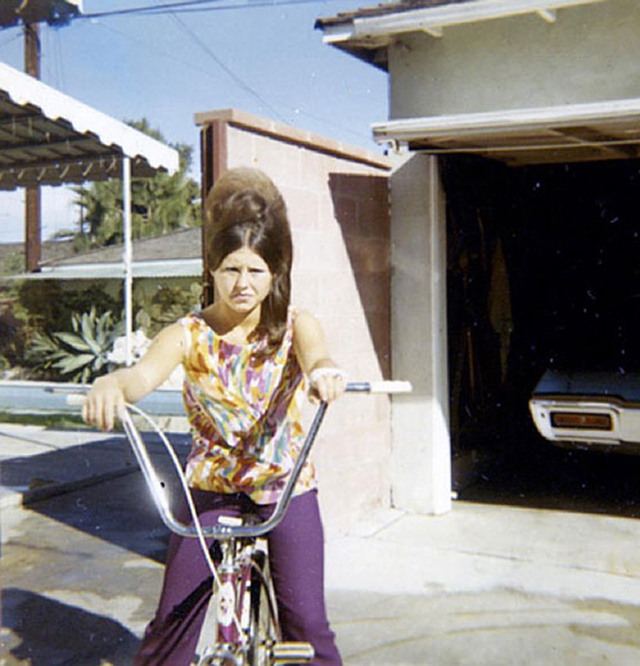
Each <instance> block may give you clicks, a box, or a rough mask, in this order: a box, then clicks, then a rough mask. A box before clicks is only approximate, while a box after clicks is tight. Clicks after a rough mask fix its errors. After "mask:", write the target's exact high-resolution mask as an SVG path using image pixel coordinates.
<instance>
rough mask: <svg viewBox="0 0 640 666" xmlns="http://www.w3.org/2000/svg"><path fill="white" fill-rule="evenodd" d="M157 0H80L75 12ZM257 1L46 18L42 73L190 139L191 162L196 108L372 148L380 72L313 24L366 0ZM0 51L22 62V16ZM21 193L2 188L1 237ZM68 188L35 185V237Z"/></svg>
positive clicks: (18, 233)
mask: <svg viewBox="0 0 640 666" xmlns="http://www.w3.org/2000/svg"><path fill="white" fill-rule="evenodd" d="M167 2H168V0H128V1H124V0H84V12H85V14H94V13H98V12H104V11H109V10H117V9H121V8H132V7H140V6H149V5H154V4H156V5H162V4H166V3H167ZM257 4H260V5H262V4H263V0H253V2H252V0H220V1H219V2H218V3H212V4H211V5H208V7H209V8H211V7H215V6H218V7H220V9H217V10H216V11H211V10H209V11H198V12H177V11H174V12H171V13H169V12H167V13H164V14H162V15H157V16H150V15H144V14H133V15H124V16H113V17H100V18H93V19H82V20H75V21H74V22H73V23H72V24H71V25H69V26H66V27H63V28H51V27H48V26H46V25H44V26H42V28H41V43H42V61H41V70H42V76H41V78H42V80H43V81H44V82H45V83H47V84H49V85H51V86H54V87H55V88H58V89H59V90H61V91H62V92H64V93H66V94H68V95H71V96H73V97H75V98H77V99H79V100H80V101H82V102H84V103H86V104H89V105H90V106H93V107H94V108H96V109H98V110H100V111H102V112H104V113H107V114H109V115H111V116H113V117H114V118H118V119H120V120H127V119H138V118H142V117H146V118H147V119H148V120H149V121H150V123H151V125H152V126H153V127H156V128H157V129H159V130H160V131H161V132H162V133H163V134H164V136H165V138H166V139H167V140H168V141H171V142H182V143H188V144H190V145H192V146H193V147H194V156H195V161H196V162H197V161H198V159H199V157H198V153H197V146H198V131H197V128H196V127H195V125H194V123H193V116H194V113H196V112H198V111H207V110H212V109H224V108H232V107H233V108H237V109H242V110H244V111H249V112H251V113H255V114H258V115H261V116H265V117H268V118H272V119H275V120H280V121H283V122H286V123H288V124H291V125H294V126H296V127H301V128H304V129H308V130H311V131H313V132H317V133H319V134H323V135H325V136H329V137H332V138H335V139H339V140H341V141H344V142H347V143H351V144H353V145H356V146H361V147H364V148H369V149H371V150H380V148H378V147H377V146H375V144H374V143H373V141H372V140H371V137H370V130H369V125H370V124H371V123H372V122H375V121H379V120H384V119H385V118H386V117H387V77H386V75H385V74H384V73H383V72H381V71H379V70H377V69H376V68H374V67H372V66H369V65H366V64H365V63H363V62H360V61H359V60H357V59H355V58H353V57H350V56H347V55H346V54H344V53H342V52H340V51H338V50H337V49H334V48H332V47H330V46H327V45H325V44H323V43H322V33H321V32H320V31H318V30H314V27H313V26H314V22H315V20H316V18H318V17H319V16H333V15H335V14H337V13H339V12H341V11H348V10H351V9H355V8H357V7H366V6H371V5H374V4H376V3H375V2H366V0H357V1H354V0H327V1H324V2H304V3H298V4H293V3H292V4H278V0H275V1H274V2H273V4H271V5H269V6H257ZM230 5H233V6H234V7H235V8H234V9H222V7H223V6H230ZM0 61H2V62H4V63H7V64H9V65H11V66H13V67H16V68H18V69H22V68H23V42H22V29H21V28H10V29H7V30H4V31H0ZM196 168H197V166H196ZM193 175H194V177H196V178H197V177H199V174H198V173H197V171H196V172H194V174H193ZM22 196H23V195H22V193H21V192H16V193H14V194H0V242H12V241H19V240H22V236H23V220H22V212H21V211H22V204H21V201H22ZM69 200H70V196H69V194H68V193H67V192H66V191H65V190H63V189H62V188H45V192H44V203H43V227H44V229H43V236H44V237H45V238H46V237H49V236H50V235H51V234H53V233H55V232H56V231H59V230H61V229H65V228H69V227H70V226H72V223H73V221H74V220H75V219H76V211H75V210H74V209H73V207H71V206H70V205H69Z"/></svg>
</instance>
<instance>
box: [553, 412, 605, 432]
mask: <svg viewBox="0 0 640 666" xmlns="http://www.w3.org/2000/svg"><path fill="white" fill-rule="evenodd" d="M551 425H552V426H553V427H554V428H574V429H575V430H611V429H612V424H611V416H610V415H609V414H585V413H581V412H551Z"/></svg>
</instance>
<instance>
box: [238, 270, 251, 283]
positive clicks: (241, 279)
mask: <svg viewBox="0 0 640 666" xmlns="http://www.w3.org/2000/svg"><path fill="white" fill-rule="evenodd" d="M248 284H249V272H248V271H240V272H239V273H238V279H237V280H236V286H238V287H246V286H247V285H248Z"/></svg>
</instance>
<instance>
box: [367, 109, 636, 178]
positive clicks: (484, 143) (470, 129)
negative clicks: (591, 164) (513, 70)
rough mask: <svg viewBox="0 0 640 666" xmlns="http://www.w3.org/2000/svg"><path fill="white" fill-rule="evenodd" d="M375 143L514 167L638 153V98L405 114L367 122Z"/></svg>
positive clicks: (626, 156) (626, 157)
mask: <svg viewBox="0 0 640 666" xmlns="http://www.w3.org/2000/svg"><path fill="white" fill-rule="evenodd" d="M372 129H373V134H374V137H375V138H376V140H377V141H379V142H382V143H383V142H393V143H399V144H405V145H406V146H407V147H408V148H409V149H410V150H420V151H425V152H429V153H434V154H447V153H472V154H475V155H481V156H483V157H489V158H492V159H497V160H500V161H503V162H505V163H507V164H510V165H514V166H518V165H524V164H549V163H560V162H584V161H590V160H611V159H635V158H638V157H640V99H626V100H616V101H609V102H598V103H589V104H567V105H559V106H550V107H543V108H534V109H515V110H505V111H492V112H485V113H466V114H453V115H445V116H430V117H424V118H407V119H403V120H391V121H388V122H381V123H376V124H374V125H373V126H372Z"/></svg>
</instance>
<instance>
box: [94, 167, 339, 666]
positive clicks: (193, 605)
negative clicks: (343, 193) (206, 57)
mask: <svg viewBox="0 0 640 666" xmlns="http://www.w3.org/2000/svg"><path fill="white" fill-rule="evenodd" d="M206 214H207V222H206V223H207V224H208V225H209V228H210V229H211V231H212V233H211V236H212V240H211V243H210V246H209V247H208V248H207V252H208V261H209V266H211V267H213V268H212V279H213V285H214V302H213V304H212V305H210V306H209V307H207V308H205V309H204V310H202V311H201V312H199V313H193V314H190V315H188V316H186V317H184V318H183V319H181V320H180V321H178V322H176V323H175V324H172V325H170V326H168V327H167V328H166V329H164V330H163V331H162V332H161V333H160V334H159V335H158V337H157V338H156V340H155V341H154V343H153V344H152V346H151V348H150V349H149V351H148V352H147V354H146V355H145V356H144V358H143V359H142V360H141V361H140V362H139V363H138V364H137V365H136V366H134V367H132V368H128V369H124V370H118V371H116V372H114V373H112V374H110V375H107V376H106V377H101V378H99V379H97V380H96V381H95V383H94V385H93V387H92V390H91V392H90V393H89V396H88V400H87V402H86V404H85V407H84V418H85V420H86V421H87V422H88V423H91V424H93V425H96V426H97V427H99V428H102V429H105V430H109V429H110V428H112V427H113V424H114V420H115V418H116V417H117V416H118V415H119V414H121V413H122V410H123V409H124V404H125V401H126V402H136V401H137V400H139V399H140V398H142V397H143V396H145V395H146V394H147V393H149V392H150V391H152V390H153V389H155V388H156V387H157V386H159V385H160V384H162V382H163V381H164V380H165V379H166V378H167V377H168V376H169V375H170V374H171V372H172V371H173V370H174V368H175V367H176V366H177V365H178V364H182V365H183V367H184V369H185V376H186V379H185V384H184V403H185V409H186V412H187V415H188V418H189V421H190V424H191V429H192V433H193V446H192V450H191V453H190V455H189V459H188V462H187V469H186V473H187V478H188V481H189V485H190V487H191V488H192V493H193V496H194V500H195V503H196V507H197V509H198V513H199V515H200V519H201V521H202V522H203V524H205V525H211V524H214V523H217V521H218V517H219V516H220V515H221V514H226V515H239V514H240V513H244V512H247V511H251V512H254V513H256V512H257V513H259V514H261V515H262V517H263V518H266V517H268V516H269V515H270V514H271V512H272V511H273V506H274V503H275V502H276V501H277V499H278V497H279V495H280V493H281V491H282V489H283V487H284V484H285V482H286V479H287V476H288V475H289V473H290V472H291V469H292V467H293V464H294V462H295V459H296V458H297V455H298V452H299V450H300V447H301V445H302V442H303V439H304V433H303V430H302V426H301V423H300V407H301V402H302V401H303V400H304V397H305V394H306V392H307V390H308V391H309V392H310V394H311V396H312V397H314V398H316V399H321V400H326V401H331V400H334V399H335V398H337V397H338V396H339V395H340V394H341V393H342V392H343V391H344V388H345V382H344V373H343V372H342V371H341V370H340V369H339V368H338V367H337V366H336V364H335V363H334V362H333V361H332V360H331V358H330V357H329V354H328V352H327V349H326V346H325V342H324V336H323V333H322V330H321V327H320V325H319V324H318V321H317V320H316V319H315V318H314V317H313V316H312V315H311V314H309V313H307V312H303V311H298V310H296V309H295V308H293V307H291V306H290V304H289V294H290V273H291V259H292V245H291V233H290V229H289V222H288V219H287V213H286V207H285V204H284V201H283V199H282V196H281V194H280V192H279V191H278V190H277V188H276V187H275V185H274V184H273V183H272V182H271V181H270V180H269V179H268V178H267V176H266V175H265V174H263V173H262V172H260V171H257V170H255V169H235V170H231V171H229V172H227V173H226V174H225V175H224V176H222V177H221V178H220V179H219V180H218V182H217V183H216V185H215V187H214V188H213V191H212V193H211V195H210V196H209V198H208V199H207V202H206ZM307 383H308V387H307V386H306V385H307ZM323 549H324V547H323V533H322V524H321V521H320V515H319V511H318V501H317V489H316V481H315V476H314V470H313V467H312V465H311V464H310V463H306V465H305V467H304V468H303V471H302V474H301V476H300V479H299V481H298V483H297V485H296V489H295V491H294V498H293V500H292V502H291V504H290V507H289V509H288V511H287V514H286V516H285V518H284V520H283V521H282V523H281V524H280V525H279V526H278V527H277V528H276V529H275V530H274V531H273V532H272V533H271V534H270V535H269V552H270V561H271V567H272V574H273V578H274V583H275V586H276V596H277V598H278V606H279V612H280V619H281V623H282V627H283V633H284V639H285V640H289V641H308V642H310V643H311V644H312V645H313V646H314V648H315V652H316V656H315V659H314V661H313V662H312V663H313V664H316V665H317V666H320V665H323V666H328V665H331V666H338V665H339V664H341V663H342V662H341V659H340V655H339V653H338V650H337V648H336V645H335V641H334V635H333V633H332V632H331V630H330V628H329V625H328V622H327V617H326V610H325V603H324V589H323V585H324V582H323ZM209 576H210V572H209V571H208V568H207V566H206V564H205V562H204V558H203V556H202V553H201V552H200V550H199V546H198V544H197V543H196V540H194V539H188V538H180V537H177V536H175V535H174V536H173V537H172V540H171V543H170V546H169V552H168V556H167V562H166V568H165V579H164V584H163V589H162V594H161V598H160V603H159V607H158V610H157V612H156V616H155V618H154V620H153V621H152V622H151V623H150V625H149V626H148V627H147V631H146V633H145V637H144V640H143V642H142V646H141V648H140V651H139V653H138V656H137V658H136V661H135V664H136V666H143V665H145V666H147V665H148V666H151V665H153V666H160V665H161V664H162V665H163V666H185V665H187V664H189V663H191V659H192V658H193V655H194V653H195V650H196V646H197V641H198V637H199V633H200V629H201V626H202V622H203V620H204V615H205V611H206V605H207V602H208V597H207V596H206V595H205V596H203V595H202V594H197V591H198V589H199V588H200V589H201V586H203V585H205V586H206V585H208V586H209V588H210V587H211V585H210V581H208V579H209Z"/></svg>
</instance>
